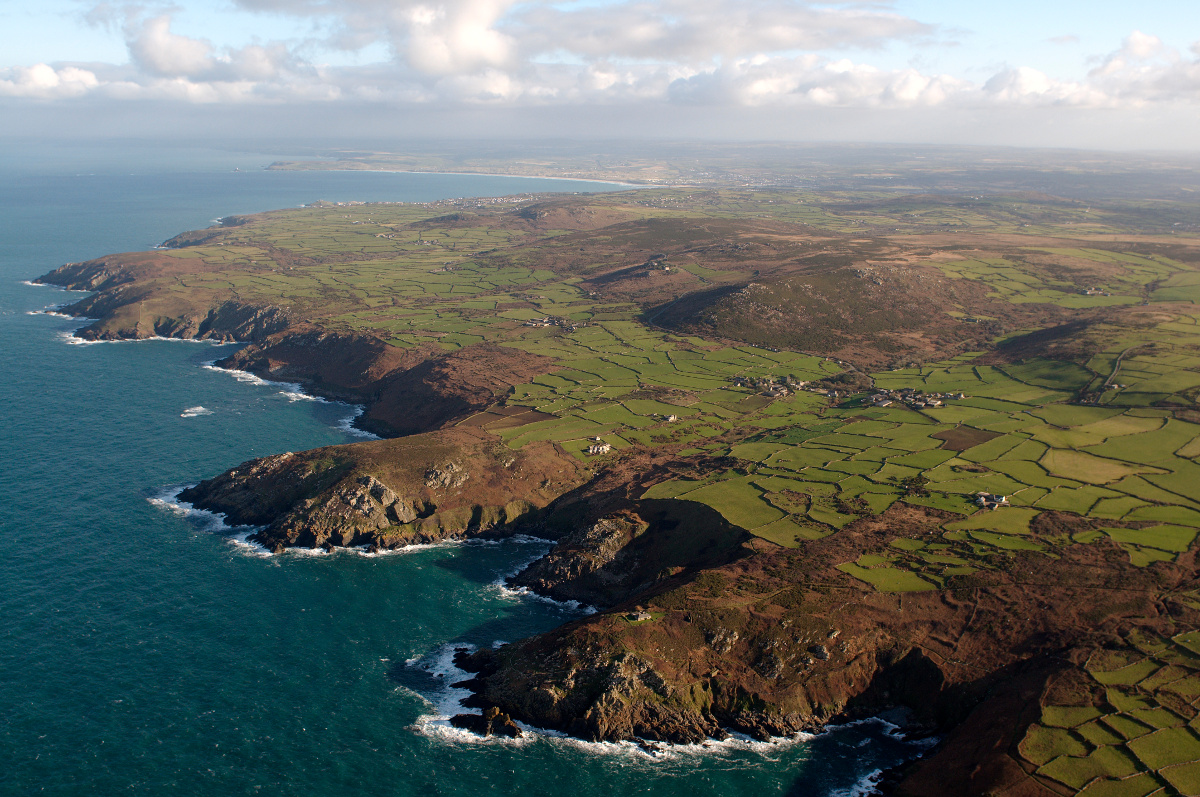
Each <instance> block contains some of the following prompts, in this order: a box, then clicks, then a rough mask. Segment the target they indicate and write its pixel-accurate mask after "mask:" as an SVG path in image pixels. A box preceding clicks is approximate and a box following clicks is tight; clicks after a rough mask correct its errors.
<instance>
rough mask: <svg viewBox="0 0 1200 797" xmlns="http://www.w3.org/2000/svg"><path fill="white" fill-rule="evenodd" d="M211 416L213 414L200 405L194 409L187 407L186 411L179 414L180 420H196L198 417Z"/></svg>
mask: <svg viewBox="0 0 1200 797" xmlns="http://www.w3.org/2000/svg"><path fill="white" fill-rule="evenodd" d="M212 414H213V411H212V410H210V409H208V408H207V407H201V406H200V405H196V406H195V407H188V408H187V409H186V410H184V411H183V412H181V413H179V417H180V418H196V417H198V416H200V415H212Z"/></svg>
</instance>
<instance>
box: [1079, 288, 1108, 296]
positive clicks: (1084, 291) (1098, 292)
mask: <svg viewBox="0 0 1200 797" xmlns="http://www.w3.org/2000/svg"><path fill="white" fill-rule="evenodd" d="M1079 293H1080V294H1081V295H1083V296H1112V294H1111V293H1109V292H1108V291H1106V290H1104V289H1103V288H1080V289H1079Z"/></svg>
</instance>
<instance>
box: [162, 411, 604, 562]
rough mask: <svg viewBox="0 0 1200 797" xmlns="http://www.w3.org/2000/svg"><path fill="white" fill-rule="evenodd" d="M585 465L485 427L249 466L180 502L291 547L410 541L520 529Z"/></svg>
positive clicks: (274, 545) (276, 546) (263, 540)
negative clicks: (501, 439) (505, 440)
mask: <svg viewBox="0 0 1200 797" xmlns="http://www.w3.org/2000/svg"><path fill="white" fill-rule="evenodd" d="M582 477H583V469H582V468H581V466H580V465H579V464H578V463H577V462H576V461H575V460H574V459H573V458H570V457H565V456H563V455H562V454H561V453H559V452H558V451H557V450H556V449H555V448H554V447H553V446H551V445H549V444H542V445H534V446H527V447H525V448H524V449H522V450H521V451H512V450H509V449H507V448H505V447H503V446H501V445H497V443H496V441H495V439H494V438H488V437H487V436H486V435H485V434H483V433H482V432H480V431H479V430H474V429H470V428H465V429H448V430H444V431H440V432H432V433H428V434H422V435H413V436H410V437H405V438H401V439H397V440H379V441H372V442H367V443H356V444H354V445H348V446H332V447H328V448H319V449H314V450H312V451H306V452H303V453H299V454H293V453H287V454H279V455H276V456H271V457H264V458H262V459H257V460H252V461H250V462H246V463H243V464H242V465H239V466H238V467H237V468H234V469H232V470H229V471H227V472H226V473H223V474H221V475H219V476H217V477H215V478H213V479H208V480H205V481H202V482H200V483H199V484H197V485H196V486H195V487H192V488H189V489H187V490H184V491H183V492H182V493H181V494H180V496H179V497H180V499H181V500H184V501H187V502H189V503H191V504H193V505H194V506H196V507H198V508H201V509H207V510H210V511H213V512H221V513H223V514H224V515H225V516H226V518H227V520H228V521H229V522H230V523H233V524H238V525H251V526H261V527H262V528H261V529H260V530H258V531H257V532H255V534H254V535H253V537H252V539H253V540H254V541H255V542H258V543H260V544H262V545H264V546H266V547H267V548H270V549H271V550H273V551H280V550H283V549H284V548H287V547H296V546H299V547H308V548H317V547H326V548H332V547H334V546H365V547H372V548H399V547H403V546H405V545H413V544H418V543H429V542H437V541H440V540H444V539H461V538H464V537H470V536H476V535H483V534H489V533H493V534H506V533H512V524H513V523H514V522H515V521H517V520H518V519H519V518H521V517H522V516H523V515H525V514H526V513H528V512H529V511H531V510H533V509H537V508H540V507H544V506H546V505H547V504H548V503H549V502H550V501H551V500H553V499H554V498H555V497H556V496H558V495H559V494H561V493H562V492H564V491H565V490H567V489H569V488H570V487H573V486H575V485H576V484H578V483H579V482H580V481H581V479H582Z"/></svg>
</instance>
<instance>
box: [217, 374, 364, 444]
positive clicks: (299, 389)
mask: <svg viewBox="0 0 1200 797" xmlns="http://www.w3.org/2000/svg"><path fill="white" fill-rule="evenodd" d="M201 367H202V368H205V369H206V370H209V371H216V372H218V373H223V374H227V375H229V376H232V377H233V378H234V379H236V380H237V381H239V382H245V383H246V384H250V385H259V386H261V387H275V388H280V390H279V395H280V396H283V397H284V398H286V399H287V400H288V401H314V402H316V403H318V404H332V405H336V406H339V407H345V408H347V409H348V410H350V414H349V415H347V416H346V417H344V418H342V419H340V420H339V421H338V422H337V423H335V424H334V428H336V429H338V430H339V431H341V432H344V433H345V434H348V435H350V436H352V437H359V438H362V439H364V440H378V439H379V436H378V435H376V434H372V433H371V432H368V431H366V430H365V429H359V428H358V427H356V426H355V425H354V421H355V419H357V418H358V416H360V415H362V414H363V412H364V408H363V406H362V405H361V404H349V403H347V402H344V401H333V400H331V399H327V398H323V397H322V396H314V395H312V394H310V393H305V392H304V386H303V385H301V384H300V383H298V382H277V381H274V380H271V379H263V378H262V377H261V376H258V375H257V374H252V373H250V372H249V371H242V370H240V369H237V368H221V367H220V366H218V365H217V364H216V361H215V360H213V361H211V362H207V363H204V365H202V366H201Z"/></svg>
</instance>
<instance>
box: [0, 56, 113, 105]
mask: <svg viewBox="0 0 1200 797" xmlns="http://www.w3.org/2000/svg"><path fill="white" fill-rule="evenodd" d="M99 85H100V81H99V80H98V79H97V78H96V75H95V74H94V73H92V72H89V71H88V70H86V69H79V68H78V67H73V66H65V67H61V68H59V69H55V68H54V67H51V66H48V65H46V64H34V65H33V66H29V67H16V68H15V69H7V70H0V96H5V97H34V98H38V99H58V98H63V97H81V96H83V95H85V94H87V93H88V92H90V91H92V90H94V89H95V88H97V87H98V86H99Z"/></svg>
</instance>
